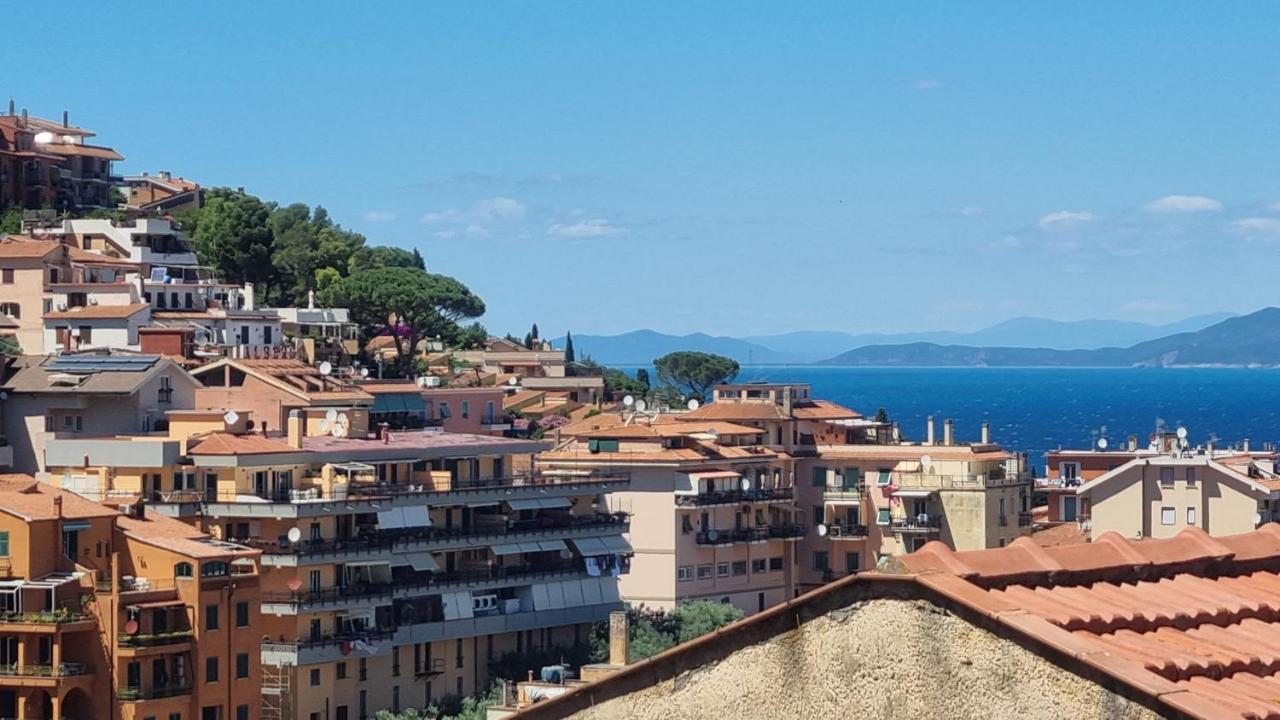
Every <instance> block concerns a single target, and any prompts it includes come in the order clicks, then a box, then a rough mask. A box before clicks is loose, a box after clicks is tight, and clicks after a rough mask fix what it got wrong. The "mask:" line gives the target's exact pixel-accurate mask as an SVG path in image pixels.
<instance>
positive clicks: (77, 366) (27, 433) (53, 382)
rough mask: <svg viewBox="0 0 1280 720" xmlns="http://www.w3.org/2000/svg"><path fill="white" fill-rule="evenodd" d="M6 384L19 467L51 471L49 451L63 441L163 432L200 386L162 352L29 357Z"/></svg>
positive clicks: (7, 418)
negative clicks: (47, 459) (54, 442)
mask: <svg viewBox="0 0 1280 720" xmlns="http://www.w3.org/2000/svg"><path fill="white" fill-rule="evenodd" d="M8 372H9V376H8V377H7V378H5V379H4V380H3V381H0V391H3V392H4V393H6V394H7V395H8V397H7V398H6V400H5V402H4V403H3V406H2V407H0V410H2V411H3V413H4V427H5V428H6V431H7V432H6V434H7V436H8V440H9V445H10V447H11V448H12V452H13V468H14V469H15V470H18V471H20V472H36V471H40V470H44V469H45V468H46V463H45V449H46V447H47V446H48V444H49V442H50V441H51V440H54V439H58V438H88V437H111V436H114V435H126V434H133V433H148V432H152V431H154V430H156V429H157V428H158V427H159V426H160V425H159V424H160V422H161V421H163V420H164V419H165V414H166V413H167V412H168V411H170V410H174V409H183V408H191V407H193V403H194V401H195V391H196V386H197V382H196V381H195V379H193V378H192V377H191V376H190V375H189V374H187V372H186V371H185V370H183V369H182V367H181V366H179V365H178V364H177V363H175V362H174V361H173V360H171V359H169V358H164V357H160V356H157V355H135V354H99V353H89V354H79V355H63V356H57V357H54V356H43V355H24V356H21V357H18V358H16V359H14V361H13V362H12V363H11V364H10V365H9V368H8Z"/></svg>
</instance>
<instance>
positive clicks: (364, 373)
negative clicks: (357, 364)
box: [360, 368, 369, 378]
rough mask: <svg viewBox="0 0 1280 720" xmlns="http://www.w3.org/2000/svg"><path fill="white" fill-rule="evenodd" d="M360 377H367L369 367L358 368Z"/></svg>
mask: <svg viewBox="0 0 1280 720" xmlns="http://www.w3.org/2000/svg"><path fill="white" fill-rule="evenodd" d="M360 377H362V378H363V377H369V368H360Z"/></svg>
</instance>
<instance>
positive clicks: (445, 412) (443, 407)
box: [440, 401, 453, 420]
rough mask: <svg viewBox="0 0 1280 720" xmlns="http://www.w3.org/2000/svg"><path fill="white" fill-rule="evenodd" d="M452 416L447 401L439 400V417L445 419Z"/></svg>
mask: <svg viewBox="0 0 1280 720" xmlns="http://www.w3.org/2000/svg"><path fill="white" fill-rule="evenodd" d="M451 417H453V411H452V410H450V409H449V403H447V402H443V401H441V403H440V419H441V420H447V419H449V418H451Z"/></svg>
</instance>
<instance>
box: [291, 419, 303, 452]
mask: <svg viewBox="0 0 1280 720" xmlns="http://www.w3.org/2000/svg"><path fill="white" fill-rule="evenodd" d="M288 435H289V445H291V446H292V447H294V448H295V449H297V450H301V449H302V412H301V411H299V410H290V411H289V427H288Z"/></svg>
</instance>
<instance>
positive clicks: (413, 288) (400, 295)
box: [322, 267, 484, 376]
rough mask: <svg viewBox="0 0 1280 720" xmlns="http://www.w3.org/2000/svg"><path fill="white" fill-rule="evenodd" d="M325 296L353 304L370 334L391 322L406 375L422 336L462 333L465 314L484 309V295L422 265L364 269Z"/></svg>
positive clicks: (332, 302) (332, 301)
mask: <svg viewBox="0 0 1280 720" xmlns="http://www.w3.org/2000/svg"><path fill="white" fill-rule="evenodd" d="M322 302H324V303H325V304H327V305H329V306H332V307H346V308H350V310H351V317H352V319H353V320H354V321H355V322H357V323H359V324H360V326H361V327H362V328H363V329H364V333H365V336H366V337H369V336H372V335H373V334H374V333H376V332H377V331H378V330H379V329H381V328H385V327H388V326H390V328H391V330H392V334H393V336H394V337H395V340H396V350H397V356H398V360H397V366H396V369H397V370H398V371H399V374H400V375H401V376H404V375H407V374H408V373H409V372H410V370H411V369H412V368H413V354H414V351H415V348H416V347H417V345H418V340H419V339H421V338H426V337H436V336H440V337H456V336H457V335H458V334H459V332H460V331H459V328H458V322H459V321H460V320H465V319H470V318H476V317H479V316H480V315H483V314H484V301H483V300H481V299H480V298H479V297H477V296H476V295H474V294H473V293H472V292H471V290H469V289H468V288H467V286H466V285H463V284H462V283H460V282H458V281H457V280H455V279H453V278H451V277H448V276H446V275H435V274H432V273H428V272H426V271H424V270H418V269H417V268H401V267H382V268H372V269H369V270H360V271H357V272H354V273H352V274H351V275H349V276H347V277H345V278H343V279H341V280H339V281H338V282H336V283H334V284H332V285H330V286H329V287H328V288H326V289H325V291H324V294H323V296H322Z"/></svg>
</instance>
